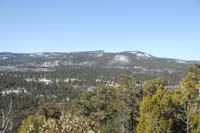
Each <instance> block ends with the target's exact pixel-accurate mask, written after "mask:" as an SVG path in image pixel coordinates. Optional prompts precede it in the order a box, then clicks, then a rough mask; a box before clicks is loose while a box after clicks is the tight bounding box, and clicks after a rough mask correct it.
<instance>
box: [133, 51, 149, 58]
mask: <svg viewBox="0 0 200 133" xmlns="http://www.w3.org/2000/svg"><path fill="white" fill-rule="evenodd" d="M129 53H131V54H133V55H135V56H136V57H137V59H141V58H142V59H148V58H152V57H153V56H152V55H150V54H147V53H143V52H139V51H129Z"/></svg>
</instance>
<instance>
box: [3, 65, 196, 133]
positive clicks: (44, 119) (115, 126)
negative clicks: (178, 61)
mask: <svg viewBox="0 0 200 133" xmlns="http://www.w3.org/2000/svg"><path fill="white" fill-rule="evenodd" d="M54 74H55V75H54V76H55V77H57V80H56V78H55V80H50V81H48V80H47V79H46V80H45V79H43V80H39V81H37V80H36V79H37V78H36V77H37V76H41V73H40V74H38V73H34V72H32V73H31V72H29V73H25V72H23V73H22V72H4V73H1V76H0V81H1V82H0V83H1V89H2V93H1V97H0V98H1V99H0V101H1V104H0V108H1V110H2V114H1V132H2V133H4V132H5V133H6V132H8V133H9V132H11V133H13V132H19V133H37V132H41V133H54V132H55V133H62V132H63V133H68V132H69V133H71V132H80V133H87V132H88V133H90V132H103V133H104V132H105V133H111V132H113V133H117V132H119V133H153V132H157V133H164V132H169V133H173V132H174V133H182V132H186V133H198V132H199V131H200V127H199V125H200V123H199V122H200V121H199V120H200V113H199V109H200V106H199V103H200V98H199V88H200V65H195V66H193V67H189V69H188V74H187V75H186V76H185V77H183V78H182V79H181V80H180V81H179V82H178V83H177V84H174V85H172V84H170V82H168V81H167V80H166V79H164V78H163V77H155V78H150V77H149V79H141V76H138V75H134V74H132V73H128V72H127V73H124V74H123V75H120V74H118V78H116V79H115V80H113V81H112V82H100V83H96V80H95V82H90V83H92V84H88V83H86V82H89V81H90V80H91V81H92V78H91V77H93V76H91V75H88V76H91V77H88V79H87V76H83V79H84V78H86V79H87V80H79V79H73V78H69V79H65V80H66V81H64V80H63V81H62V80H58V75H61V74H60V73H54ZM97 74H98V71H97V72H96V73H94V75H96V76H97ZM27 75H28V77H29V78H27ZM43 75H46V77H48V73H46V72H44V73H43ZM51 76H52V75H51ZM137 76H138V77H140V78H139V79H138V77H137ZM24 77H26V81H25V80H24ZM38 78H39V77H38ZM48 78H49V77H48ZM60 79H63V78H61V77H60ZM40 81H41V82H40ZM43 81H45V82H43ZM83 81H85V82H83ZM102 81H107V80H106V79H105V80H102ZM91 86H92V87H91ZM4 88H5V89H4ZM6 88H10V90H6ZM12 88H13V89H12ZM14 88H17V89H14ZM28 88H30V89H28Z"/></svg>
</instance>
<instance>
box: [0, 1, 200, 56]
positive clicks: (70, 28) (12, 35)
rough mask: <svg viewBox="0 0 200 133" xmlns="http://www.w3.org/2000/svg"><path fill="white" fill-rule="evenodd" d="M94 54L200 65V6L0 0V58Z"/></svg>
mask: <svg viewBox="0 0 200 133" xmlns="http://www.w3.org/2000/svg"><path fill="white" fill-rule="evenodd" d="M92 50H105V51H113V52H117V51H127V50H128V51H131V50H139V51H144V52H147V53H150V54H153V55H155V56H159V57H172V58H180V59H192V60H200V52H199V51H200V1H199V0H0V52H2V51H9V52H46V51H50V52H51V51H57V52H69V51H92Z"/></svg>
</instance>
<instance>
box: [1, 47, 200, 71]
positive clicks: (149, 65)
mask: <svg viewBox="0 0 200 133" xmlns="http://www.w3.org/2000/svg"><path fill="white" fill-rule="evenodd" d="M196 63H199V61H186V60H179V59H170V58H159V57H156V56H153V55H150V54H148V53H145V52H141V51H124V52H105V51H103V50H99V51H84V52H66V53H59V52H38V53H10V52H1V53H0V71H35V70H37V71H53V70H56V69H57V68H59V67H65V66H68V67H97V68H107V69H113V68H117V69H127V70H131V71H133V72H136V73H159V72H166V73H173V72H177V71H179V72H180V71H183V70H185V69H186V68H187V67H188V66H191V65H193V64H196Z"/></svg>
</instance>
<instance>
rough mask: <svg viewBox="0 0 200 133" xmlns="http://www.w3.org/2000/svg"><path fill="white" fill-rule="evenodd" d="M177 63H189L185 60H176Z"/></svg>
mask: <svg viewBox="0 0 200 133" xmlns="http://www.w3.org/2000/svg"><path fill="white" fill-rule="evenodd" d="M176 62H177V63H180V64H186V63H187V62H186V61H184V60H176Z"/></svg>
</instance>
